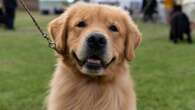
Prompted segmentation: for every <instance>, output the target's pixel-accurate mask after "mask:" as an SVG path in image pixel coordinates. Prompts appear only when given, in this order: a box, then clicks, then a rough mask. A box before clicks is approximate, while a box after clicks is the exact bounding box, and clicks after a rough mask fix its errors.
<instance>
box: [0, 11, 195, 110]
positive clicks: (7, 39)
mask: <svg viewBox="0 0 195 110" xmlns="http://www.w3.org/2000/svg"><path fill="white" fill-rule="evenodd" d="M34 15H35V16H36V18H37V19H38V21H39V23H40V25H41V27H46V26H47V23H48V22H49V21H50V20H51V19H52V18H53V17H54V16H40V15H39V14H38V13H34ZM16 18H17V19H16V31H14V32H9V31H6V30H4V29H2V28H1V29H0V110H44V108H43V105H44V100H45V97H46V95H47V90H48V82H49V81H50V78H51V75H52V72H53V70H54V64H55V57H54V55H53V52H52V50H50V49H49V48H48V47H47V43H46V41H44V40H43V39H42V38H41V36H40V34H39V33H38V32H37V30H36V28H35V27H34V26H33V24H32V22H31V20H30V18H29V17H28V16H27V15H26V14H25V13H23V12H20V13H18V14H17V17H16ZM138 24H139V27H140V29H141V31H142V33H143V43H142V45H141V46H140V48H138V49H137V50H136V55H137V58H136V59H135V60H134V61H133V62H132V64H131V70H132V76H133V78H134V80H135V84H136V91H137V95H138V109H139V110H194V108H195V84H194V81H195V67H194V64H195V63H194V62H195V55H194V52H195V45H194V44H193V45H188V44H187V43H180V44H177V45H174V44H172V43H170V42H168V37H167V36H168V27H167V26H166V25H163V24H149V23H146V24H144V23H141V22H138ZM193 36H195V34H193ZM194 39H195V38H194Z"/></svg>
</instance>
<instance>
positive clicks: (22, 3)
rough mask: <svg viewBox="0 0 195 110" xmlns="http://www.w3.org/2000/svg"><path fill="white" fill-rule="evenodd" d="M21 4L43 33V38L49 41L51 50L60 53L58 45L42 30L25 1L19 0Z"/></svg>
mask: <svg viewBox="0 0 195 110" xmlns="http://www.w3.org/2000/svg"><path fill="white" fill-rule="evenodd" d="M19 2H20V3H21V5H22V6H23V8H24V9H25V11H26V12H27V13H28V15H29V16H30V17H31V19H32V21H33V23H34V25H35V26H36V28H37V29H38V31H39V32H40V33H41V35H42V37H43V38H44V39H46V40H47V42H48V47H49V48H51V49H53V50H55V51H56V52H58V53H60V52H59V50H57V48H56V44H55V43H54V42H53V41H52V40H51V39H50V37H49V36H48V34H47V33H46V32H44V31H43V30H42V29H41V27H40V26H39V24H38V22H37V21H36V19H35V18H34V17H33V15H32V14H31V12H30V10H29V9H28V7H27V6H26V5H25V3H24V1H23V0H19Z"/></svg>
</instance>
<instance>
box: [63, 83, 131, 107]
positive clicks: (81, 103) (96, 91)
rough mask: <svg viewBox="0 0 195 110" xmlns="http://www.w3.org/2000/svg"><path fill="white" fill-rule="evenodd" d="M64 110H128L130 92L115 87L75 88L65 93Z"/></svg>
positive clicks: (89, 86) (92, 86)
mask: <svg viewBox="0 0 195 110" xmlns="http://www.w3.org/2000/svg"><path fill="white" fill-rule="evenodd" d="M64 96H65V97H64V108H65V109H64V110H127V109H125V108H128V107H127V105H125V103H127V102H128V98H127V97H128V94H127V93H126V91H125V90H121V89H120V88H115V87H106V86H105V87H98V85H93V84H91V85H86V87H80V88H74V89H72V90H69V91H66V93H65V94H64Z"/></svg>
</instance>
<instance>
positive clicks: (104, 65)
mask: <svg viewBox="0 0 195 110" xmlns="http://www.w3.org/2000/svg"><path fill="white" fill-rule="evenodd" d="M48 30H49V32H50V35H51V37H52V39H53V41H54V42H55V43H56V47H57V50H58V52H57V53H56V55H57V57H58V63H57V68H56V70H55V73H54V76H53V79H52V82H51V89H50V92H49V96H48V104H47V109H48V110H136V96H135V93H134V88H133V82H132V80H131V77H130V74H129V69H128V68H129V67H128V61H131V60H132V59H133V58H134V49H135V48H136V47H137V46H138V45H139V44H140V42H141V34H140V32H139V30H138V28H137V26H136V25H135V23H134V22H133V21H132V19H131V17H130V16H129V15H128V13H127V12H126V11H124V10H123V9H121V8H118V7H114V6H108V5H98V4H87V3H76V4H74V5H72V6H70V7H69V8H68V9H67V10H66V12H65V13H63V14H62V15H60V16H59V17H57V18H56V19H54V20H52V21H51V22H50V23H49V27H48ZM59 51H60V52H59Z"/></svg>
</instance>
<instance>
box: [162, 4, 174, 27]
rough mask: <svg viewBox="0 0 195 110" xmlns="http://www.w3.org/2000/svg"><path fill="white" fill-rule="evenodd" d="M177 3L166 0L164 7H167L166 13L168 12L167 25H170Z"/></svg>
mask: <svg viewBox="0 0 195 110" xmlns="http://www.w3.org/2000/svg"><path fill="white" fill-rule="evenodd" d="M174 4H175V2H174V0H164V6H165V11H166V19H167V23H168V24H169V23H170V14H171V12H172V10H173V6H174Z"/></svg>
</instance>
